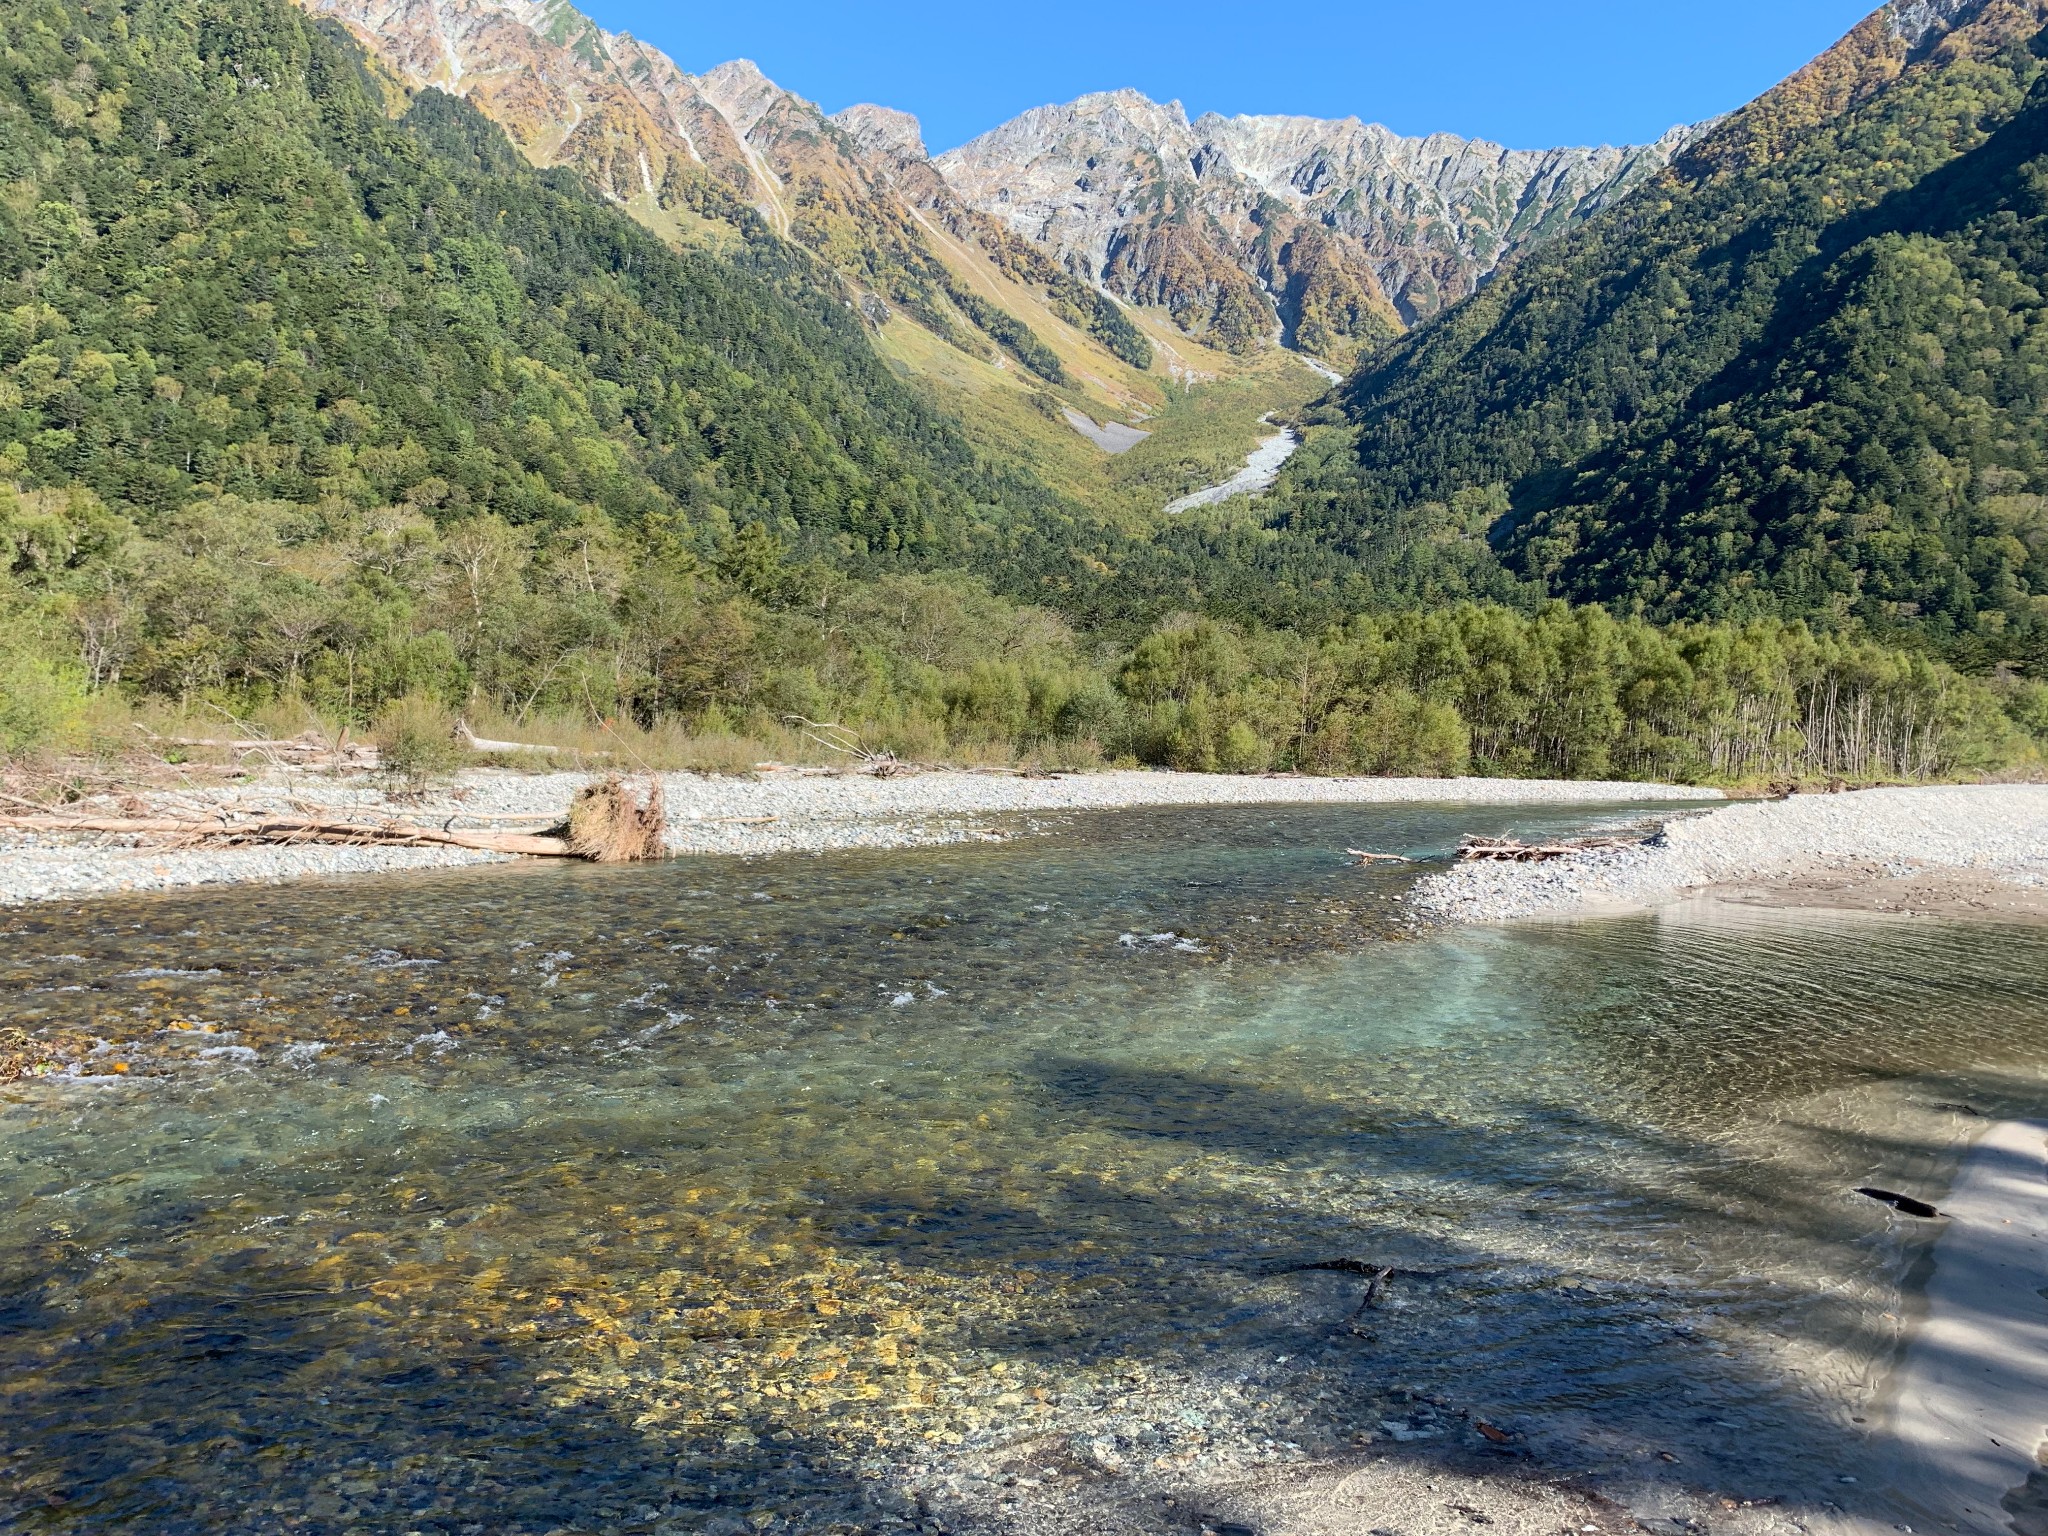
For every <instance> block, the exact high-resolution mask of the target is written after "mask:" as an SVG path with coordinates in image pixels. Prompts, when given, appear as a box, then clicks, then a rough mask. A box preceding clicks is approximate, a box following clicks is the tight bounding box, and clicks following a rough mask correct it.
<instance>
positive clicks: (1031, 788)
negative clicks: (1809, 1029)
mask: <svg viewBox="0 0 2048 1536" xmlns="http://www.w3.org/2000/svg"><path fill="white" fill-rule="evenodd" d="M587 781H588V776H587V775H583V774H570V773H556V774H521V773H515V772H510V771H506V770H502V769H500V770H480V771H476V772H471V773H466V774H463V775H462V776H461V777H460V778H459V779H458V780H457V781H456V782H455V783H454V784H453V785H451V786H449V787H448V788H446V789H443V790H438V791H436V792H434V793H432V794H430V795H429V796H427V797H426V798H425V799H424V800H418V801H398V800H394V799H393V798H391V797H390V796H389V795H387V794H385V793H384V791H383V790H382V789H381V788H379V787H378V786H376V785H375V784H374V783H371V782H368V781H364V780H360V779H358V780H346V779H333V778H326V777H320V776H316V775H307V774H300V775H293V776H290V777H289V778H276V779H269V780H262V781H256V782H250V783H244V784H238V785H232V786H227V787H224V788H206V789H187V790H181V791H179V792H177V793H176V795H175V796H173V795H170V794H168V793H166V794H164V795H160V796H157V797H154V798H155V800H156V801H157V802H158V805H159V808H163V809H170V808H172V807H173V805H174V804H175V805H182V806H184V807H186V808H188V809H189V808H191V807H194V806H232V807H234V808H236V809H239V810H244V811H257V810H268V811H279V812H285V813H291V812H295V811H305V810H318V811H331V812H343V813H351V812H352V813H359V814H367V815H390V816H399V817H404V818H406V819H408V820H414V821H419V822H423V823H431V824H433V825H437V826H439V825H452V826H456V827H462V826H472V827H477V826H484V827H493V828H500V829H503V828H507V827H509V826H513V825H516V824H515V823H511V822H508V821H507V820H506V818H508V817H512V816H518V815H531V816H532V817H534V818H535V819H536V820H539V819H541V818H547V817H556V816H560V815H561V814H562V813H563V811H564V810H565V808H566V807H567V806H568V804H569V800H570V797H571V796H572V795H573V794H574V793H575V791H576V789H577V788H578V787H579V786H580V785H582V784H584V783H586V782H587ZM664 786H665V789H666V792H667V796H668V808H669V818H670V826H669V847H670V849H671V851H673V852H675V853H693V854H737V855H741V856H751V857H759V856H763V855H769V854H787V853H821V852H825V851H828V850H833V849H843V848H911V847H926V846H932V845H936V844H943V843H960V842H974V841H997V840H1001V839H1003V838H1006V837H1008V836H1010V835H1012V834H1013V832H1014V830H1015V829H1014V827H1005V828H997V827H993V826H991V825H989V818H991V817H998V816H1002V817H1014V816H1019V815H1024V816H1029V815H1030V814H1032V813H1058V812H1063V811H1098V810H1120V809H1128V808H1133V807H1139V806H1176V805H1178V806H1201V805H1308V804H1374V803H1383V804H1397V803H1407V804H1416V803H1459V804H1474V805H1525V804H1527V805H1538V804H1586V805H1597V804H1624V803H1631V802H1641V801H1672V800H1718V799H1720V798H1722V796H1721V793H1720V791H1718V790H1706V789H1695V788H1683V787H1676V786H1673V785H1668V784H1635V783H1599V782H1574V781H1565V780H1550V779H1366V778H1332V779H1322V778H1315V779H1311V778H1248V777H1234V776H1230V775H1224V774H1196V773H1146V772H1107V773H1083V774H1062V775H1055V776H1048V777H1043V778H1036V777H1025V776H1023V775H1017V774H997V773H966V772H931V773H917V774H904V775H900V776H896V777H891V778H878V777H875V776H874V775H872V774H861V773H836V774H835V773H810V772H784V773H772V774H764V775H762V776H760V777H758V778H722V777H711V776H706V775H701V774H669V775H666V776H665V778H664ZM145 798H149V797H145ZM763 817H772V818H774V819H773V820H772V821H759V820H755V818H763ZM501 857H502V856H500V855H495V854H485V853H470V852H467V851H464V850H460V849H448V848H417V849H415V848H339V847H321V846H307V847H261V848H218V849H207V848H187V849H165V848H161V847H157V848H149V847H134V846H117V845H115V842H114V840H111V839H108V838H80V837H77V836H53V835H50V834H36V835H18V834H17V835H8V834H0V906H19V905H22V904H24V903H28V902H34V901H50V900H64V899H71V898H77V897H83V896H91V895H99V894H111V893H115V892H123V891H146V890H163V889H168V888H171V887H174V886H190V885H232V884H276V883H279V882H282V881H286V880H294V879H308V878H320V877H326V876H333V875H344V874H358V873H365V872H369V871H375V870H397V869H428V868H442V867H447V866H450V865H460V864H482V863H491V862H496V861H497V860H499V859H500V858H501Z"/></svg>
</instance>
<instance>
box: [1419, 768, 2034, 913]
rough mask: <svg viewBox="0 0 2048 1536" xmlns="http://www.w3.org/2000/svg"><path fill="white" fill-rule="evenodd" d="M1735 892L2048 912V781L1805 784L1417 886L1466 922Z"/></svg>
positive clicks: (1798, 899)
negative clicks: (1777, 795) (1630, 840)
mask: <svg viewBox="0 0 2048 1536" xmlns="http://www.w3.org/2000/svg"><path fill="white" fill-rule="evenodd" d="M1702 893H1712V894H1714V895H1717V896H1720V897H1723V898H1725V899H1729V900H1737V901H1749V902H1760V903H1773V904H1779V905H1801V906H1834V907H1851V908H1861V909H1865V910H1871V911H1894V912H1911V913H1916V914H1935V913H1946V914H1955V915H1970V916H1980V917H1998V918H2003V919H2008V920H2013V921H2041V920H2048V786H2042V785H2030V784H2012V785H1972V786H1967V787H1947V786H1944V787H1933V788H1925V789H1884V790H1871V791H1868V792H1866V793H1862V794H1847V795H1802V796H1797V797H1795V798H1793V799H1790V800H1782V801H1770V802H1761V803H1756V804H1748V805H1733V806H1724V807H1720V808H1716V809H1714V810H1711V811H1706V812H1703V813H1697V814H1684V815H1681V816H1679V817H1677V818H1675V819H1674V820H1672V821H1671V822H1670V824H1669V825H1667V826H1666V827H1665V829H1664V832H1663V834H1662V836H1661V837H1659V838H1658V839H1657V840H1656V841H1655V842H1653V843H1650V844H1646V845H1643V846H1640V847H1626V848H1613V849H1600V850H1595V851H1591V852H1587V853H1581V854H1578V855H1576V856H1574V857H1572V858H1568V859H1559V860H1556V861H1554V862H1552V863H1548V864H1462V865H1459V866H1458V867H1456V868H1455V869H1450V870H1446V871H1444V872H1442V873H1440V874H1436V875H1432V876H1429V877H1427V878H1426V879H1425V880H1423V881H1422V882H1421V884H1420V885H1418V887H1417V888H1416V891H1415V893H1414V895H1413V898H1412V900H1413V904H1414V906H1415V909H1416V910H1417V911H1418V912H1420V913H1421V914H1423V915H1424V916H1427V917H1431V918H1437V919H1442V920H1449V921H1454V922H1503V921H1509V920H1513V919H1517V918H1529V917H1552V916H1569V915H1572V914H1577V913H1585V912H1600V911H1626V910H1641V909H1644V908H1648V907H1655V906H1660V905H1663V904H1665V903H1668V902H1671V901H1675V900H1677V899H1679V898H1681V897H1686V896H1691V895H1698V894H1702Z"/></svg>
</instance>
